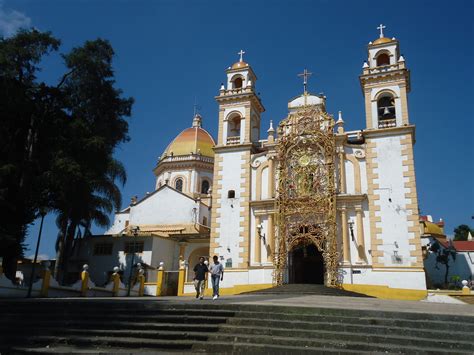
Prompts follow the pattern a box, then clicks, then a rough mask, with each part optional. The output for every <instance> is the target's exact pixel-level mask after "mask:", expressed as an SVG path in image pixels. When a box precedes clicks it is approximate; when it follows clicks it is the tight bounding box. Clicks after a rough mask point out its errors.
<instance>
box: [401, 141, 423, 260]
mask: <svg viewBox="0 0 474 355" xmlns="http://www.w3.org/2000/svg"><path fill="white" fill-rule="evenodd" d="M401 144H402V156H403V159H404V160H403V162H402V165H403V170H404V171H403V177H404V179H405V184H404V186H405V188H406V193H405V198H406V202H407V204H406V206H405V208H406V211H407V214H408V221H409V222H408V223H409V226H408V233H409V237H410V238H409V240H408V242H409V245H410V246H412V247H413V248H414V250H411V251H410V256H411V257H412V258H414V261H412V262H411V265H412V266H414V267H423V256H422V249H421V238H420V227H419V220H420V217H419V214H418V196H417V191H416V177H415V164H414V157H413V138H412V135H411V134H407V135H405V136H404V138H402V140H401Z"/></svg>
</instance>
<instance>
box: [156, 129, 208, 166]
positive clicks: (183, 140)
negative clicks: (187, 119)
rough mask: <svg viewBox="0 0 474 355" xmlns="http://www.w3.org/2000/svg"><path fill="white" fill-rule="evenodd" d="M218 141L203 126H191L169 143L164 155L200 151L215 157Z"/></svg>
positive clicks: (188, 153) (204, 154)
mask: <svg viewBox="0 0 474 355" xmlns="http://www.w3.org/2000/svg"><path fill="white" fill-rule="evenodd" d="M215 145H216V143H215V142H214V139H213V138H212V136H211V135H210V134H209V133H208V132H207V131H206V130H205V129H202V128H201V127H190V128H186V129H185V130H184V131H182V132H181V133H180V134H178V136H177V137H176V138H175V139H174V140H173V141H172V142H171V143H170V145H168V147H167V148H166V150H165V152H164V153H163V156H170V155H173V156H177V155H190V154H198V153H200V154H201V155H203V156H206V157H210V158H213V157H214V150H212V147H214V146H215Z"/></svg>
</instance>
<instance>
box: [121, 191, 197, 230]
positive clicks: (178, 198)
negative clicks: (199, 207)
mask: <svg viewBox="0 0 474 355" xmlns="http://www.w3.org/2000/svg"><path fill="white" fill-rule="evenodd" d="M194 207H196V205H195V202H194V201H193V200H192V199H191V198H189V197H187V196H184V195H182V194H180V193H179V192H176V191H173V190H172V189H170V188H168V187H165V188H163V189H161V190H159V191H157V192H156V193H154V194H153V195H151V196H150V197H148V198H147V199H145V200H143V201H141V202H140V203H138V204H137V205H135V206H132V207H131V209H130V225H142V224H181V223H193V222H194V220H193V217H194V215H193V208H194Z"/></svg>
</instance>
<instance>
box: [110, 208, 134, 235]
mask: <svg viewBox="0 0 474 355" xmlns="http://www.w3.org/2000/svg"><path fill="white" fill-rule="evenodd" d="M129 219H130V213H129V212H126V213H123V212H120V213H116V214H115V216H114V222H113V224H112V226H111V227H110V228H109V229H108V230H107V231H106V232H105V233H104V234H120V233H122V231H123V230H124V229H125V222H126V221H128V220H129Z"/></svg>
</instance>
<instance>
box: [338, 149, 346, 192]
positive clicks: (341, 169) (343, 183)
mask: <svg viewBox="0 0 474 355" xmlns="http://www.w3.org/2000/svg"><path fill="white" fill-rule="evenodd" d="M344 159H345V154H344V147H341V148H340V150H339V175H340V178H341V179H340V181H341V186H340V188H339V190H340V191H341V194H345V193H346V167H345V166H344Z"/></svg>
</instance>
